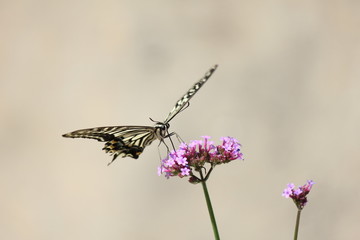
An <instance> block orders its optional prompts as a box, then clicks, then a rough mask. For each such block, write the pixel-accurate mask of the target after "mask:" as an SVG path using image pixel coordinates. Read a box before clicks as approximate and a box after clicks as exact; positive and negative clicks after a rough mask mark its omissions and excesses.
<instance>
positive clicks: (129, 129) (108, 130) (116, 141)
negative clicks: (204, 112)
mask: <svg viewBox="0 0 360 240" xmlns="http://www.w3.org/2000/svg"><path fill="white" fill-rule="evenodd" d="M216 68H217V65H215V66H214V67H212V68H211V69H210V70H209V71H208V72H207V73H206V74H205V76H204V77H203V78H201V79H200V80H199V81H198V82H196V83H195V84H194V85H193V86H192V87H191V88H190V89H189V90H188V91H187V92H186V93H185V94H184V96H182V97H181V98H180V99H179V100H178V101H177V102H176V104H175V106H174V108H173V109H172V110H171V111H170V113H169V114H168V116H167V118H166V119H165V121H164V122H156V123H155V125H154V126H109V127H96V128H87V129H80V130H76V131H73V132H70V133H66V134H64V135H62V136H63V137H67V138H90V139H96V140H98V141H100V142H105V146H104V147H103V150H104V151H105V152H106V153H110V154H111V155H113V159H112V161H111V162H113V161H114V160H115V159H116V158H117V157H118V156H122V157H132V158H135V159H137V158H138V157H139V155H140V154H141V153H142V152H143V151H144V148H145V147H146V146H148V145H150V144H151V143H152V142H153V141H155V140H157V139H158V140H160V141H163V139H164V138H167V137H169V136H171V134H172V133H169V127H170V124H169V122H170V121H171V119H173V118H174V117H175V116H176V115H177V114H178V113H179V112H181V111H182V110H183V109H185V108H186V107H187V106H188V104H189V100H190V99H191V98H192V97H193V96H194V94H195V93H196V92H197V91H198V90H199V89H200V88H201V86H202V85H203V84H204V83H205V82H206V81H207V80H208V79H209V78H210V76H211V75H212V74H213V72H214V71H215V70H216ZM111 162H110V163H111ZM110 163H109V164H110Z"/></svg>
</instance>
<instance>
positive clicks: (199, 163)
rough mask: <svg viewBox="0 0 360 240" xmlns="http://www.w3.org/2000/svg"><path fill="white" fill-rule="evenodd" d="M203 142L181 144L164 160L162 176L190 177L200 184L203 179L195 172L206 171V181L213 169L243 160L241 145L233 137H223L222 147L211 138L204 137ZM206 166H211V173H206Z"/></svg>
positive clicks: (192, 180)
mask: <svg viewBox="0 0 360 240" xmlns="http://www.w3.org/2000/svg"><path fill="white" fill-rule="evenodd" d="M202 138H203V139H202V140H193V141H190V143H189V144H185V143H181V144H180V146H179V149H178V150H176V151H172V152H171V153H170V154H169V155H168V156H167V158H165V159H163V160H162V163H161V166H160V167H159V169H160V170H158V172H159V173H160V175H161V174H162V173H164V174H165V177H167V178H169V177H173V176H179V177H181V178H182V177H185V176H190V177H191V179H190V182H192V183H198V182H199V181H200V180H201V179H200V178H202V177H200V178H198V177H196V176H195V175H194V171H195V172H199V173H200V171H202V170H205V173H206V174H207V176H206V178H205V179H203V180H206V179H207V177H208V175H209V173H210V172H211V171H212V169H213V167H215V166H216V165H219V164H223V163H228V162H231V161H233V160H236V159H242V160H243V154H242V153H241V152H240V147H241V145H240V143H239V142H238V140H236V139H235V138H232V137H222V138H221V141H222V144H221V145H217V146H215V145H214V142H213V141H210V140H209V139H210V137H209V136H203V137H202ZM205 164H210V166H211V168H210V170H209V172H206V169H205V167H204V166H205Z"/></svg>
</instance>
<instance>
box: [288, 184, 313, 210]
mask: <svg viewBox="0 0 360 240" xmlns="http://www.w3.org/2000/svg"><path fill="white" fill-rule="evenodd" d="M314 184H315V183H314V181H312V180H308V181H307V183H306V184H305V185H303V186H300V187H298V188H295V185H294V184H293V183H289V184H288V185H287V187H286V188H285V189H284V191H283V193H282V196H283V197H285V198H291V199H292V200H293V201H294V203H295V205H296V206H297V208H298V209H299V210H302V209H303V208H304V207H305V205H306V203H307V202H308V200H307V197H306V196H307V195H308V194H309V193H310V190H311V188H312V185H314Z"/></svg>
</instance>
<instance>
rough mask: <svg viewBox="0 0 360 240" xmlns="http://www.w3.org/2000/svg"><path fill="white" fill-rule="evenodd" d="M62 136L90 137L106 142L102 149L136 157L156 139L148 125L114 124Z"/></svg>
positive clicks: (114, 153) (113, 153) (153, 130)
mask: <svg viewBox="0 0 360 240" xmlns="http://www.w3.org/2000/svg"><path fill="white" fill-rule="evenodd" d="M63 137H68V138H90V139H96V140H98V141H100V142H106V143H105V146H104V148H103V150H104V151H105V152H106V153H110V154H111V155H113V156H114V157H113V160H112V161H111V162H113V161H114V160H115V159H116V158H117V157H118V156H119V155H120V156H122V157H132V158H135V159H137V158H138V157H139V155H140V154H141V153H142V152H143V150H144V148H145V147H146V146H148V145H150V144H151V143H152V142H153V141H154V140H156V139H157V136H156V134H155V128H154V127H150V126H114V127H97V128H87V129H81V130H77V131H74V132H70V133H66V134H64V135H63Z"/></svg>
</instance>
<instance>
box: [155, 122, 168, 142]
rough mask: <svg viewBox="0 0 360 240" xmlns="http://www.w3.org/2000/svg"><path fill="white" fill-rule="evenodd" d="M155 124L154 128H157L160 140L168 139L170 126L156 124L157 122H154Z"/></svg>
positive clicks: (156, 131) (156, 132)
mask: <svg viewBox="0 0 360 240" xmlns="http://www.w3.org/2000/svg"><path fill="white" fill-rule="evenodd" d="M151 120H152V119H151ZM152 121H153V120H152ZM154 122H155V126H154V128H155V134H156V136H157V137H158V138H159V139H163V138H166V137H167V136H168V135H169V131H168V129H169V127H170V124H169V123H163V122H156V121H154Z"/></svg>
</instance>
